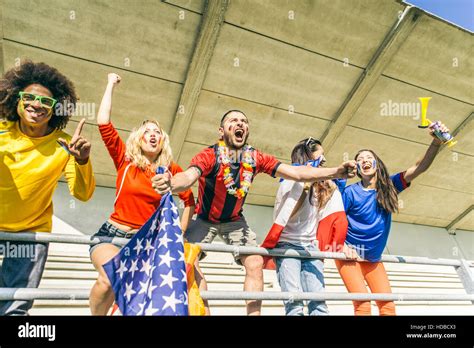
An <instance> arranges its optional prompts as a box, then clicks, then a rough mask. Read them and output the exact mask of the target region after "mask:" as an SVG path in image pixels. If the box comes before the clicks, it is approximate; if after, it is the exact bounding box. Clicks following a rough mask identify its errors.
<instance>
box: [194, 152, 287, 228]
mask: <svg viewBox="0 0 474 348" xmlns="http://www.w3.org/2000/svg"><path fill="white" fill-rule="evenodd" d="M217 149H218V145H217V144H215V145H213V146H210V147H208V148H207V149H205V150H203V151H201V152H200V153H198V154H197V155H196V156H194V157H193V159H192V160H191V164H190V166H189V167H196V168H197V169H199V171H200V172H201V177H200V178H199V194H198V202H197V205H196V213H197V214H198V216H199V217H200V218H201V219H204V220H207V221H210V222H214V223H219V222H229V221H237V220H239V219H240V217H241V216H242V206H243V205H244V202H245V198H246V197H247V195H246V196H245V197H244V198H243V199H238V198H237V197H235V196H234V195H232V194H229V193H228V192H227V188H226V187H225V185H224V169H223V166H222V165H221V164H220V163H218V161H217V158H218V155H217ZM252 151H253V154H252V157H253V159H254V162H255V163H254V165H253V166H252V169H253V177H252V180H253V178H254V177H255V175H257V174H258V173H267V174H268V175H271V176H273V177H275V173H276V171H277V168H278V166H279V165H280V164H281V162H279V161H278V160H277V159H276V158H275V157H273V156H271V155H267V154H265V153H262V152H260V151H258V150H256V149H253V150H252ZM230 168H231V173H232V176H233V178H234V181H235V185H236V186H237V187H240V181H241V180H243V179H242V172H243V166H241V165H235V166H232V165H231V166H230Z"/></svg>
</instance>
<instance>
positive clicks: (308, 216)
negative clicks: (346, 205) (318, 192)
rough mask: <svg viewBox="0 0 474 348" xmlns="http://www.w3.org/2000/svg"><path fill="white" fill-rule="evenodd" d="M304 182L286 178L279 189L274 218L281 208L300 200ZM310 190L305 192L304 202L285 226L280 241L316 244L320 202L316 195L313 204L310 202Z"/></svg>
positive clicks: (304, 244) (305, 244)
mask: <svg viewBox="0 0 474 348" xmlns="http://www.w3.org/2000/svg"><path fill="white" fill-rule="evenodd" d="M303 187H304V183H301V182H295V181H292V180H284V181H283V182H282V183H281V185H280V188H279V189H278V192H277V196H276V200H275V209H274V211H273V214H274V216H273V219H274V220H275V218H276V215H277V214H278V212H279V211H280V209H285V205H287V204H288V205H291V204H292V203H293V204H292V206H294V205H295V204H296V202H298V200H299V198H300V196H301V193H302V191H303ZM308 195H309V191H308V192H307V193H306V194H305V198H304V201H303V203H302V204H301V206H300V208H299V209H298V211H297V212H296V213H295V214H294V215H293V216H292V217H290V219H289V220H288V222H287V224H286V226H285V228H284V229H283V231H282V233H281V235H280V239H279V241H280V242H288V243H292V244H297V245H302V246H307V245H311V244H313V245H314V244H315V243H317V242H316V230H317V228H318V223H319V219H318V205H317V204H318V202H317V198H316V197H314V199H313V205H312V204H311V203H310V202H309V198H308Z"/></svg>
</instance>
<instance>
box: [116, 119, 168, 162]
mask: <svg viewBox="0 0 474 348" xmlns="http://www.w3.org/2000/svg"><path fill="white" fill-rule="evenodd" d="M148 123H153V124H155V125H156V126H157V127H158V128H159V129H160V132H161V136H162V139H163V140H162V141H161V144H162V145H161V151H160V153H159V154H158V157H157V158H156V160H155V161H154V162H153V163H151V168H150V169H151V170H153V171H155V170H156V168H158V167H160V166H165V167H167V168H168V167H169V165H170V164H171V162H172V161H173V153H172V152H171V147H170V138H169V136H168V133H166V132H165V130H164V129H163V128H162V127H161V126H160V124H159V123H158V121H155V120H144V121H143V122H142V124H141V125H140V127H138V128H134V129H133V130H132V133H130V136H129V137H128V139H127V146H126V152H125V157H126V158H127V160H129V161H130V162H132V163H133V164H134V165H136V166H137V167H138V168H140V169H142V170H145V169H146V168H147V167H148V166H149V165H150V163H149V161H148V159H147V158H146V157H145V155H144V154H143V150H142V147H141V143H142V137H143V134H144V133H145V130H146V125H147V124H148Z"/></svg>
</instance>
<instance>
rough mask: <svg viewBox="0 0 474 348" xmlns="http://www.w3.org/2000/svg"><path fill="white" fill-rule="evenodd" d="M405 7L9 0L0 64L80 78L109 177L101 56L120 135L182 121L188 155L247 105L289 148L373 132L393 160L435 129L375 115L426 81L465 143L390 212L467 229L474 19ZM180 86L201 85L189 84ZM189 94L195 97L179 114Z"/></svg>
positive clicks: (372, 142) (404, 161) (340, 144)
mask: <svg viewBox="0 0 474 348" xmlns="http://www.w3.org/2000/svg"><path fill="white" fill-rule="evenodd" d="M211 10H212V11H214V12H212V13H211ZM404 11H405V5H404V4H402V3H400V2H399V1H395V0H357V1H346V0H336V1H334V0H314V1H303V0H296V1H286V0H259V1H252V0H230V1H217V0H209V3H207V2H206V1H198V0H196V1H185V0H169V1H164V2H158V1H151V0H140V1H133V2H130V1H125V0H115V1H100V2H97V1H92V0H87V1H80V2H79V1H73V0H51V1H48V2H45V1H42V2H38V1H32V0H31V1H30V0H24V1H20V2H18V1H15V0H4V1H3V2H2V27H3V32H2V41H1V50H2V52H1V53H2V54H1V58H2V62H1V67H2V69H3V71H6V70H7V69H9V68H11V67H13V66H14V65H15V64H17V63H18V60H19V59H23V58H29V59H32V60H33V61H38V62H39V61H44V62H46V63H47V64H50V65H52V66H55V67H56V68H58V69H59V70H60V71H62V72H63V73H64V74H65V75H67V76H68V77H69V78H70V79H71V80H72V81H74V83H75V84H76V87H77V90H78V93H79V95H80V97H81V100H80V101H81V103H88V105H90V106H91V107H92V106H94V107H95V109H94V110H90V113H88V114H84V115H83V116H84V117H86V118H87V125H86V127H85V132H84V134H85V136H86V137H88V138H89V139H90V140H91V141H92V145H93V157H92V160H93V165H94V170H95V173H96V178H97V183H98V185H102V186H108V187H115V178H116V175H115V168H114V166H113V164H112V161H111V160H110V158H109V156H108V153H107V151H106V149H105V147H104V146H103V143H102V140H101V139H100V135H99V133H98V131H97V126H96V121H95V113H96V112H97V109H98V106H99V103H100V100H101V96H102V93H103V89H104V88H105V85H106V81H107V73H108V72H117V73H119V74H120V75H121V76H122V78H123V82H122V83H121V85H120V86H119V87H118V88H117V89H116V92H115V94H114V107H113V116H112V119H113V122H114V124H115V125H116V127H117V128H118V129H119V130H120V134H121V135H122V136H123V138H124V139H126V137H127V136H128V134H129V133H130V131H131V130H132V129H133V128H134V127H136V126H138V125H139V123H140V122H141V121H142V120H143V119H145V118H157V119H158V120H159V121H160V123H161V124H162V125H163V127H164V128H165V129H166V130H167V131H168V132H169V133H171V134H172V135H173V134H177V131H178V130H177V129H176V128H177V127H178V125H179V127H180V129H179V131H180V134H182V135H179V136H176V137H175V139H172V141H173V144H178V145H179V147H178V151H177V152H176V155H177V156H176V160H177V162H178V163H179V164H180V165H181V166H182V167H183V168H185V167H187V165H188V163H189V161H190V159H191V158H192V157H193V156H194V155H195V154H196V153H198V152H199V151H200V150H201V149H203V148H204V147H205V146H208V145H210V144H212V143H213V142H215V140H216V135H217V128H218V122H219V120H220V117H221V115H222V114H223V112H225V111H227V110H229V109H241V110H243V111H245V113H246V114H247V115H248V116H249V119H250V127H251V135H250V139H249V142H250V143H251V144H252V145H254V146H255V147H257V148H259V149H260V150H262V151H265V152H268V153H271V154H273V155H275V156H276V157H277V158H279V159H280V160H282V161H284V162H288V161H289V155H290V152H291V149H292V148H293V146H294V144H295V143H296V142H297V141H299V140H301V139H302V138H305V137H307V136H313V137H316V138H320V139H322V140H323V144H325V145H326V143H325V142H328V144H329V146H328V147H327V156H326V157H327V159H328V161H329V163H328V164H329V165H336V164H338V163H340V162H341V161H343V160H344V159H347V158H352V157H353V156H354V154H355V153H356V151H357V150H358V149H360V148H365V147H369V148H372V149H373V150H375V151H376V152H377V153H378V154H379V156H380V157H381V158H382V159H383V160H384V162H385V163H386V164H387V166H388V167H389V170H390V171H391V172H396V171H400V170H404V169H406V168H408V167H409V166H410V165H412V164H414V163H415V162H416V161H417V160H418V159H419V158H420V157H421V156H422V155H423V153H424V151H426V149H427V146H428V144H429V142H430V137H429V136H428V134H427V133H426V131H423V130H420V129H418V128H417V124H418V122H419V121H418V120H416V119H414V118H415V116H416V115H417V114H413V113H411V114H409V115H405V116H403V115H396V112H394V113H393V114H392V115H388V116H384V115H383V112H382V108H383V107H384V105H387V104H388V103H391V104H392V105H395V104H397V105H399V104H405V103H408V104H410V103H411V104H412V105H417V104H418V99H417V98H418V97H424V96H430V97H432V99H431V101H430V104H429V107H428V116H429V117H430V118H435V119H438V118H439V119H441V120H442V121H443V122H444V123H446V124H447V125H448V127H450V129H451V130H453V131H454V130H456V133H457V134H456V138H457V140H458V144H457V145H456V146H455V147H453V148H450V149H444V150H442V152H441V153H440V154H439V156H438V158H437V159H436V161H435V163H433V166H432V167H431V169H430V170H429V172H427V173H425V174H424V175H423V176H422V177H420V178H419V179H417V180H416V181H415V182H414V183H413V184H412V187H411V188H410V189H409V190H407V191H406V192H405V193H403V194H402V195H401V196H400V199H401V200H402V201H403V207H402V209H401V210H400V213H399V214H397V215H395V216H394V220H395V221H402V222H409V223H415V224H424V225H430V226H439V227H448V226H451V227H453V226H454V228H460V229H466V230H474V220H473V213H472V208H471V207H472V205H473V193H474V192H473V188H472V184H473V169H474V160H473V155H474V144H473V140H472V139H473V128H472V122H470V121H471V119H472V112H473V111H474V88H473V81H474V67H473V60H472V58H471V57H472V54H473V45H474V40H473V37H472V33H469V32H467V31H465V30H462V29H460V28H457V27H455V26H453V25H451V24H448V23H446V22H444V21H442V20H440V19H438V18H435V17H433V16H430V15H427V14H425V13H423V12H422V11H420V10H417V9H412V10H410V11H405V12H404ZM219 13H220V15H223V22H222V23H221V22H219V18H218V15H219ZM208 28H210V29H208ZM200 30H202V31H206V32H204V33H201V36H200ZM207 30H209V32H211V31H213V33H214V34H215V39H214V41H212V40H213V39H212V38H209V37H208V36H206V34H208V33H207ZM206 40H207V41H206ZM199 49H204V50H206V49H207V50H212V52H207V55H206V56H204V55H198V54H195V53H196V51H197V50H199ZM192 60H194V62H195V64H197V65H196V66H197V68H198V69H199V67H200V66H203V67H205V68H203V69H204V71H205V75H204V76H202V77H201V78H200V79H199V78H198V79H193V78H194V76H191V75H192V72H193V71H192V69H191V70H190V64H191V61H192ZM190 71H191V73H190ZM187 87H189V88H191V89H193V90H194V91H197V93H196V92H194V93H191V94H190V96H186V98H184V97H183V90H184V89H186V88H187ZM182 100H185V101H186V103H188V102H189V103H190V105H193V106H192V107H191V108H190V109H189V110H187V111H186V115H185V117H186V118H185V122H184V123H179V122H176V120H177V118H178V117H180V114H179V112H178V109H179V105H180V101H182ZM79 120H80V117H79V116H78V117H74V118H73V119H72V120H71V122H70V124H69V125H68V129H67V130H68V131H69V132H72V131H73V130H74V128H75V127H76V125H77V122H78V121H79ZM183 124H184V128H182V127H183ZM173 125H175V126H174V127H175V129H173ZM331 139H332V140H331ZM277 187H278V180H275V179H272V178H270V177H267V176H265V175H261V176H259V177H257V178H256V180H255V182H254V185H253V187H252V189H251V191H250V192H251V193H250V195H249V197H248V199H247V202H248V203H251V204H257V205H266V206H273V203H274V196H275V193H276V190H277ZM470 209H471V210H470ZM458 218H459V220H457V219H458ZM453 222H454V223H455V224H454V225H453Z"/></svg>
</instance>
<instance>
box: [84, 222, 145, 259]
mask: <svg viewBox="0 0 474 348" xmlns="http://www.w3.org/2000/svg"><path fill="white" fill-rule="evenodd" d="M135 233H136V232H133V233H129V232H125V231H122V230H121V229H120V228H117V227H115V226H114V225H112V224H111V223H110V222H108V221H106V222H104V224H103V225H102V226H101V227H100V229H99V231H98V232H97V233H96V234H94V235H93V236H92V237H119V238H128V239H130V238H132V237H133V236H134V235H135ZM101 244H113V245H115V246H117V247H118V248H122V245H119V244H114V243H109V242H105V241H104V242H102V241H101V242H99V243H97V244H94V245H91V246H90V248H89V255H92V252H93V251H94V249H95V248H96V247H98V246H99V245H101Z"/></svg>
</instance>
